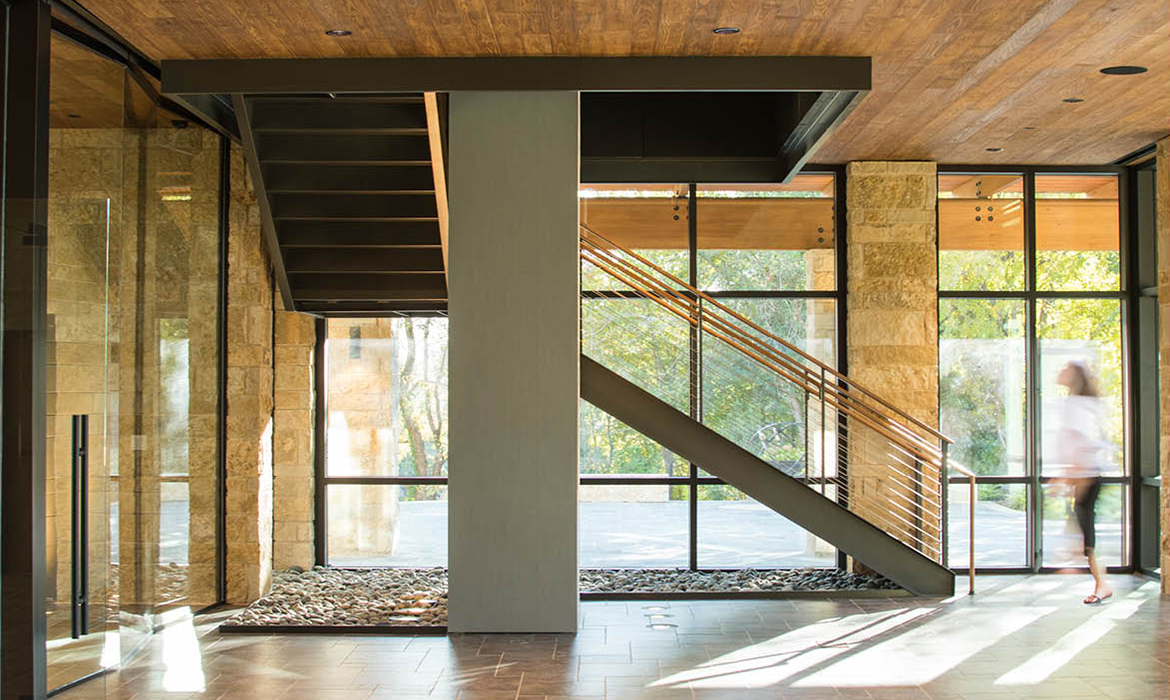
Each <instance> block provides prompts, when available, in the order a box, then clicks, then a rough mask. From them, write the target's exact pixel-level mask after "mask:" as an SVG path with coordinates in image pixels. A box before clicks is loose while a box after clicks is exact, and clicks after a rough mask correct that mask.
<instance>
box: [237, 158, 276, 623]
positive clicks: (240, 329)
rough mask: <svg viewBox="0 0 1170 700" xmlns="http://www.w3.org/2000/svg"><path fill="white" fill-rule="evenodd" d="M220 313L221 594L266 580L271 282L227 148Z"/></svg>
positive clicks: (253, 211)
mask: <svg viewBox="0 0 1170 700" xmlns="http://www.w3.org/2000/svg"><path fill="white" fill-rule="evenodd" d="M231 183H232V192H231V201H230V214H229V230H228V318H227V353H228V356H227V363H228V376H227V426H226V442H227V484H226V491H227V533H226V534H227V571H226V572H225V573H226V576H227V600H228V602H229V603H247V602H250V601H252V600H255V599H256V598H257V597H259V596H261V595H263V594H264V592H266V591H267V589H268V586H269V584H270V583H271V580H272V544H273V539H272V534H273V533H272V527H273V519H272V508H273V490H272V489H273V479H272V465H273V352H272V343H273V333H272V330H273V301H274V297H273V288H272V275H271V271H270V269H271V268H270V264H269V260H268V257H267V254H266V252H265V250H264V247H263V244H262V242H261V239H260V235H259V231H260V207H259V203H258V201H257V199H256V193H255V190H254V189H253V187H252V178H251V175H250V174H249V173H248V169H247V166H246V163H245V161H244V155H243V152H242V150H241V149H240V148H239V147H238V146H233V147H232V153H231Z"/></svg>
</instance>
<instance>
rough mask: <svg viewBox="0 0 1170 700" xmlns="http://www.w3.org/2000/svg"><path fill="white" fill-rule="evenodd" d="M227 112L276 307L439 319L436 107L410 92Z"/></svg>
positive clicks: (270, 102) (252, 104)
mask: <svg viewBox="0 0 1170 700" xmlns="http://www.w3.org/2000/svg"><path fill="white" fill-rule="evenodd" d="M431 99H433V96H432V97H431ZM235 108H236V115H237V118H238V119H239V121H240V133H241V137H242V140H243V145H244V150H245V156H246V157H247V161H248V166H249V171H250V174H251V178H252V183H253V186H254V187H255V190H256V195H257V198H258V199H259V201H260V208H261V215H262V221H261V226H262V229H263V231H264V235H265V236H266V237H267V238H269V241H268V243H269V250H279V253H280V254H279V255H273V256H272V257H273V265H274V267H275V268H276V277H277V282H278V285H279V286H280V287H281V294H282V296H283V297H284V303H285V307H286V309H289V310H296V311H303V312H306V313H313V314H318V315H322V316H339V315H340V316H358V315H396V314H408V315H413V314H426V313H440V312H444V311H445V310H446V308H447V283H446V275H445V264H444V254H443V250H444V246H443V243H444V236H443V234H444V230H443V226H445V219H444V218H443V217H445V216H446V211H445V210H446V199H445V189H443V188H445V184H443V183H440V187H439V188H436V174H438V175H441V174H442V173H443V169H442V167H441V165H442V162H441V161H442V155H441V150H442V149H441V147H440V146H439V145H438V144H439V143H441V142H439V141H436V140H434V139H432V136H440V134H437V133H436V132H438V131H441V125H440V124H439V123H438V117H439V112H440V110H439V109H438V105H433V104H428V97H427V96H424V95H423V94H422V93H412V94H377V95H360V94H356V95H355V94H351V95H336V96H334V95H291V96H280V95H263V96H248V95H237V96H236V97H235ZM436 165H439V166H440V167H439V168H436ZM440 180H441V178H440Z"/></svg>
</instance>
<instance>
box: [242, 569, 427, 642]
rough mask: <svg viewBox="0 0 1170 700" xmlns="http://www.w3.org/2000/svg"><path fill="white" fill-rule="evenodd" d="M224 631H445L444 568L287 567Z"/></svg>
mask: <svg viewBox="0 0 1170 700" xmlns="http://www.w3.org/2000/svg"><path fill="white" fill-rule="evenodd" d="M223 624H224V626H226V627H305V626H342V627H344V626H355V627H361V626H371V625H386V626H392V627H445V626H446V625H447V570H446V569H442V568H435V569H333V568H326V567H321V566H316V567H313V569H312V570H310V571H301V570H299V569H289V570H287V571H281V572H279V573H277V574H275V575H274V576H273V577H272V591H271V592H270V593H269V594H268V595H266V596H264V597H263V598H260V599H259V600H257V601H256V602H254V603H252V604H251V605H249V606H248V607H246V608H244V609H243V610H241V611H240V612H239V613H237V614H236V615H233V616H232V617H231V618H229V619H228V620H226V621H225V622H224V623H223Z"/></svg>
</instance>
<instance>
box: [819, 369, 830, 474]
mask: <svg viewBox="0 0 1170 700" xmlns="http://www.w3.org/2000/svg"><path fill="white" fill-rule="evenodd" d="M818 389H819V391H818V394H819V400H820V402H821V496H824V495H825V463H826V462H827V461H828V460H829V456H828V453H827V452H825V448H826V446H827V442H826V437H825V433H827V432H828V430H829V426H828V424H826V423H825V368H824V367H822V368H821V381H820V384H819V385H818Z"/></svg>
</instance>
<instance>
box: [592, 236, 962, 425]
mask: <svg viewBox="0 0 1170 700" xmlns="http://www.w3.org/2000/svg"><path fill="white" fill-rule="evenodd" d="M578 226H579V227H580V228H581V229H583V230H584V231H587V232H588V233H589V234H591V235H593V236H596V237H597V238H599V239H601V240H602V241H603V242H605V243H606V244H608V245H609V246H612V247H614V248H616V249H618V250H620V251H622V252H623V253H625V254H627V255H629V256H630V257H632V258H634V259H635V260H638V261H639V262H641V263H643V264H645V265H647V266H649V267H650V268H652V269H653V270H654V271H655V272H657V273H659V274H661V275H663V276H664V277H666V278H668V279H670V280H671V281H672V282H675V283H677V284H678V285H679V286H680V288H682V289H686V290H687V291H689V292H690V293H692V294H694V295H695V296H696V297H697V298H699V299H702V300H703V301H705V302H707V303H709V304H711V305H713V306H714V307H715V308H717V309H719V310H720V311H723V312H724V313H727V314H729V315H731V316H732V317H734V318H735V319H736V320H738V321H740V322H741V323H745V324H747V325H748V326H750V327H751V328H752V329H754V330H755V331H756V332H758V333H762V334H764V335H765V336H767V337H768V338H770V339H772V340H774V341H776V342H777V343H780V344H781V345H782V346H784V347H785V348H787V349H789V350H791V351H792V352H795V353H796V354H798V355H800V356H801V357H803V358H805V359H806V360H808V361H809V362H812V363H813V364H815V365H816V366H817V367H819V368H821V369H822V370H824V371H825V372H826V373H828V374H831V375H833V376H834V377H836V378H837V379H838V380H840V381H843V382H845V383H846V384H848V385H850V386H852V387H853V388H855V389H857V390H858V391H860V392H861V393H863V394H865V395H866V396H868V397H870V398H871V399H873V400H874V401H876V402H878V403H879V404H881V405H882V406H883V407H885V408H887V409H889V410H891V411H893V412H894V413H896V414H898V415H899V416H901V417H902V418H904V419H906V420H907V421H909V422H910V423H912V424H913V425H915V426H917V427H919V428H921V429H922V430H925V431H926V432H927V433H928V434H929V435H931V436H933V437H935V438H937V439H939V440H942V441H944V442H946V443H947V444H953V443H954V440H952V439H950V438H949V437H947V436H946V435H943V434H942V433H940V432H939V431H938V430H936V429H934V428H932V427H930V426H929V425H927V424H926V423H924V422H922V421H920V420H918V419H917V418H915V417H914V416H911V415H910V414H908V413H906V412H905V411H903V410H902V409H900V408H898V407H897V406H894V405H893V404H891V403H889V402H888V401H886V400H885V399H883V398H882V397H880V396H878V395H877V394H875V393H874V392H872V391H870V390H868V389H866V388H865V387H863V386H861V385H860V384H858V383H857V382H854V381H853V380H851V379H849V377H847V376H845V375H843V374H841V373H840V372H838V371H837V370H835V369H833V368H832V367H830V366H829V365H827V364H825V363H824V362H821V361H820V360H818V359H817V358H815V357H813V356H812V355H809V354H808V353H806V352H805V351H803V350H801V349H800V348H798V347H796V346H795V345H792V344H791V343H789V342H788V341H786V340H784V339H783V338H780V337H778V336H776V335H774V334H772V333H770V332H769V331H767V330H765V329H764V328H762V327H760V326H759V325H757V324H755V323H753V322H752V321H751V320H750V319H748V318H746V317H744V316H742V315H740V314H738V313H736V312H735V311H733V310H732V309H731V308H729V307H728V306H726V305H724V304H721V303H719V302H718V301H716V300H715V299H714V298H713V297H711V296H710V295H708V294H705V293H703V292H701V291H699V290H698V289H696V288H695V287H692V286H691V285H689V284H687V283H686V282H684V281H683V280H681V279H679V278H678V277H675V276H674V275H672V274H671V273H669V272H667V271H666V270H663V269H662V268H661V267H659V266H657V265H655V264H654V263H653V262H651V261H650V260H648V259H646V258H644V257H642V256H641V255H638V254H637V253H635V252H634V251H632V250H630V249H628V248H626V247H625V246H623V245H621V244H620V243H617V242H616V241H613V240H610V239H609V238H606V237H605V236H604V235H602V234H600V233H598V232H597V231H594V230H593V229H591V228H589V226H587V225H586V224H581V223H579V224H578ZM582 240H584V237H583V236H582Z"/></svg>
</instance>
